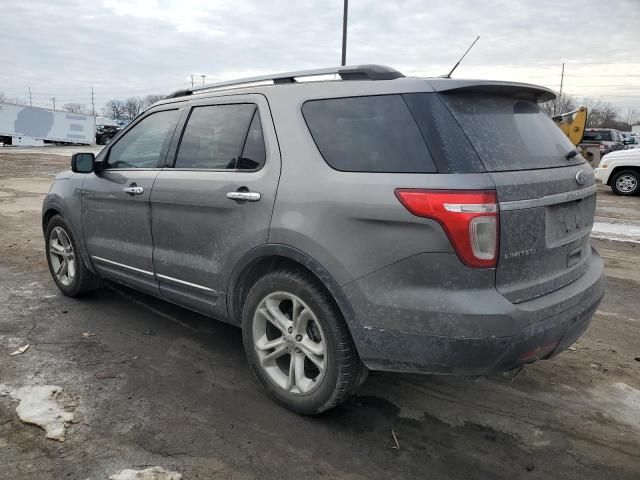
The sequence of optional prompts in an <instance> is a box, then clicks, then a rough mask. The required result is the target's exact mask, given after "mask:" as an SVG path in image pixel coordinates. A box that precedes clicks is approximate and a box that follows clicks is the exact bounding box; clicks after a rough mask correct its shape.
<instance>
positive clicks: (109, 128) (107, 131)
mask: <svg viewBox="0 0 640 480" xmlns="http://www.w3.org/2000/svg"><path fill="white" fill-rule="evenodd" d="M120 130H122V129H121V128H120V127H116V126H114V125H96V143H97V144H98V145H106V144H107V143H109V141H110V140H111V139H112V138H113V137H115V136H116V135H117V133H118V132H119V131H120Z"/></svg>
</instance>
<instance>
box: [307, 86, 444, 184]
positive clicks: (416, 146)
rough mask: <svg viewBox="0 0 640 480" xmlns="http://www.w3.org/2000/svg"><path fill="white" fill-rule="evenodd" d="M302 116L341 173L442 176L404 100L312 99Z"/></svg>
mask: <svg viewBox="0 0 640 480" xmlns="http://www.w3.org/2000/svg"><path fill="white" fill-rule="evenodd" d="M302 114H303V116H304V119H305V121H306V122H307V125H308V127H309V131H310V132H311V135H312V137H313V139H314V140H315V142H316V145H317V146H318V149H319V150H320V153H321V154H322V156H323V157H324V159H325V161H326V162H327V163H328V164H329V165H330V166H331V167H333V168H335V169H336V170H341V171H347V172H387V173H433V172H436V171H437V169H436V166H435V164H434V162H433V159H432V158H431V154H430V153H429V149H428V148H427V145H426V143H425V140H424V138H423V136H422V134H421V133H420V129H419V128H418V126H417V125H416V122H415V120H414V119H413V116H412V114H411V112H410V111H409V108H408V106H407V104H406V103H405V101H404V100H403V98H402V96H401V95H381V96H363V97H349V98H332V99H323V100H309V101H307V102H305V104H304V105H303V106H302Z"/></svg>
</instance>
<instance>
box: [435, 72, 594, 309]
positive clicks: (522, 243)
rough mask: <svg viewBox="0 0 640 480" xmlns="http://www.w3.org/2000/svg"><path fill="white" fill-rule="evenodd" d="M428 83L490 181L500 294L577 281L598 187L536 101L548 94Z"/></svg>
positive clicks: (520, 296)
mask: <svg viewBox="0 0 640 480" xmlns="http://www.w3.org/2000/svg"><path fill="white" fill-rule="evenodd" d="M448 82H449V83H448ZM431 83H432V86H433V87H434V89H435V90H436V91H438V92H439V93H440V98H441V99H442V100H443V101H444V103H445V104H446V106H447V107H448V109H449V110H450V111H451V113H452V114H453V116H454V117H455V119H456V120H457V122H458V123H459V125H460V126H461V127H462V130H463V131H464V133H465V135H466V137H467V138H468V140H469V141H470V143H471V145H472V146H473V148H474V149H475V151H476V153H477V155H478V157H479V158H480V161H481V162H482V164H483V165H484V168H485V170H486V171H487V173H488V174H489V175H490V176H491V178H492V180H493V182H494V183H495V187H496V193H497V197H498V202H499V209H500V226H499V228H500V232H499V239H500V246H499V257H498V262H497V266H496V288H497V289H498V291H500V292H501V293H502V294H503V295H504V296H505V297H506V298H508V299H509V300H510V301H512V302H514V303H519V302H524V301H526V300H530V299H532V298H536V297H539V296H541V295H545V294H547V293H550V292H552V291H554V290H557V289H559V288H561V287H563V286H565V285H567V284H569V283H571V282H573V281H575V280H576V279H577V278H578V277H580V276H581V275H582V274H583V273H584V272H585V271H586V269H587V267H588V260H589V257H590V255H591V247H590V242H589V234H590V232H591V228H592V226H593V216H594V212H595V191H596V190H595V185H594V176H593V172H592V170H591V169H590V168H588V165H587V164H586V162H585V161H584V159H583V158H582V156H580V155H576V154H570V152H572V151H573V150H574V147H573V145H572V144H571V143H570V142H569V140H568V139H567V138H566V137H565V135H564V134H563V133H562V131H561V130H560V129H559V128H558V127H557V126H556V125H555V124H554V123H553V121H552V120H551V119H550V118H549V117H548V116H547V115H545V114H544V113H543V112H541V111H540V109H539V108H538V106H537V104H536V101H540V100H543V101H544V100H549V99H552V98H554V97H553V93H552V92H550V91H548V90H546V89H542V88H540V87H534V86H529V85H524V84H506V83H505V84H500V83H493V84H492V83H488V82H487V83H483V82H478V83H476V84H464V83H462V86H460V82H458V81H455V80H435V81H432V82H431ZM568 154H569V155H568Z"/></svg>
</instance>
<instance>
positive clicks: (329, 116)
mask: <svg viewBox="0 0 640 480" xmlns="http://www.w3.org/2000/svg"><path fill="white" fill-rule="evenodd" d="M336 72H338V70H336ZM376 72H378V73H380V72H382V74H380V75H377V74H376ZM389 72H395V71H394V70H391V69H387V68H385V67H368V66H364V67H346V68H344V69H343V71H342V73H337V76H339V77H342V80H335V81H322V82H321V81H317V82H310V81H308V82H302V81H297V80H296V77H295V75H293V74H291V76H290V77H278V78H287V79H288V80H287V81H277V79H276V80H274V82H273V84H270V85H252V84H251V83H246V82H245V84H242V83H241V84H238V85H231V87H229V86H227V85H224V86H221V87H218V88H216V87H213V88H211V89H209V90H202V91H199V92H193V93H191V92H185V93H178V94H176V96H175V97H174V98H170V99H168V100H164V101H162V102H160V103H158V104H156V105H155V106H153V107H152V108H151V109H149V110H148V111H146V112H144V113H143V114H142V115H141V116H140V117H139V118H138V119H136V121H134V122H132V123H131V124H130V125H129V126H127V127H126V128H125V129H124V130H123V131H122V132H120V133H119V134H118V135H117V136H116V137H115V138H114V139H113V140H112V141H111V142H110V144H109V145H108V146H107V147H106V148H105V149H104V150H103V151H102V152H101V153H100V154H99V155H98V157H97V158H96V160H95V165H96V168H95V169H93V170H92V171H91V172H90V173H72V172H66V173H63V174H61V175H59V176H58V177H57V178H56V180H55V181H54V183H53V185H52V187H51V191H50V193H49V194H48V195H47V197H46V199H45V201H44V206H43V226H44V228H45V231H46V230H47V224H48V221H49V220H50V219H51V218H53V217H54V216H55V215H60V216H63V217H64V218H65V219H67V221H68V224H69V228H71V229H72V230H73V235H74V237H75V238H76V239H77V243H78V248H79V250H80V252H79V256H78V258H80V257H81V258H82V261H83V265H84V267H86V268H87V269H88V270H89V271H90V272H91V274H92V275H95V276H97V277H101V278H105V279H109V280H112V281H116V282H121V283H123V284H126V285H128V286H130V287H133V288H135V289H138V290H141V291H143V292H146V293H149V294H151V295H155V296H158V297H160V298H163V299H165V300H168V301H171V302H174V303H177V304H180V305H182V306H185V307H187V308H190V309H193V310H195V311H198V312H200V313H204V314H206V315H209V316H211V317H214V318H216V319H219V320H222V321H226V322H229V323H232V324H236V325H242V324H243V321H244V320H243V318H244V317H243V315H246V308H248V307H247V306H246V305H247V301H248V300H247V299H248V298H250V297H251V290H252V286H253V285H254V284H255V283H256V282H259V281H260V280H259V279H260V278H263V277H264V276H265V275H267V274H269V272H274V271H279V270H282V269H285V270H287V271H295V272H298V273H299V274H300V275H301V276H303V277H304V276H306V277H308V278H309V279H311V280H312V281H313V282H314V285H316V286H317V287H318V288H319V289H321V290H322V292H324V293H325V294H326V295H327V297H326V298H327V299H329V300H328V301H329V302H330V303H331V304H332V305H334V306H335V309H336V312H337V313H338V315H339V316H340V318H341V320H340V321H344V324H345V325H346V330H345V331H348V336H349V340H348V341H349V342H352V345H353V348H354V351H355V352H357V357H358V359H359V361H361V362H362V363H363V364H364V366H366V367H367V368H368V369H373V370H393V371H403V372H407V371H410V372H421V373H434V374H487V373H493V372H501V371H505V370H509V369H513V368H516V367H518V366H520V365H523V364H525V363H528V362H532V361H535V360H538V359H544V358H549V357H551V356H553V355H555V354H557V353H559V352H561V351H562V350H564V349H566V348H567V347H568V346H569V345H571V344H572V343H573V342H575V341H576V339H577V338H579V337H580V336H581V335H582V334H583V333H584V331H585V330H586V328H587V327H588V325H589V322H590V321H591V317H592V315H593V313H594V312H595V310H596V308H597V306H598V304H599V302H600V300H601V298H602V296H603V294H604V288H605V280H604V275H603V262H602V260H601V258H600V256H599V255H598V254H597V252H596V251H595V250H594V249H593V248H592V246H591V244H590V241H589V235H590V231H591V227H592V223H593V216H594V210H595V194H596V187H595V184H594V176H593V173H592V171H591V169H590V168H589V166H588V165H587V164H586V162H585V161H584V159H583V158H582V157H581V156H580V155H573V156H572V155H567V154H568V153H569V152H570V151H571V150H572V149H573V145H571V143H570V142H569V141H568V140H567V139H566V137H564V135H563V134H562V132H561V131H560V130H559V129H558V128H557V127H556V126H555V125H554V124H553V122H552V121H551V119H549V118H548V117H546V116H545V115H544V114H543V113H541V112H540V110H539V109H538V107H537V102H540V101H546V100H549V99H551V98H553V94H552V92H550V91H549V90H547V89H544V88H542V87H537V86H532V85H528V84H517V83H509V82H491V81H467V80H454V79H422V78H405V77H404V76H402V75H401V74H399V73H398V72H395V73H389ZM302 73H304V72H302ZM396 74H397V75H396ZM301 76H302V75H301ZM289 79H290V80H289ZM222 121H224V124H225V125H228V124H229V123H230V122H231V123H233V122H237V123H238V125H240V124H241V125H242V128H241V130H242V132H243V133H242V134H241V135H240V136H239V137H238V138H240V137H243V138H240V140H238V142H239V145H240V146H241V151H240V150H239V151H238V152H237V153H233V154H231V153H229V154H228V155H227V156H228V157H229V162H228V163H227V162H220V163H217V164H211V163H206V162H205V163H198V161H199V160H198V159H199V158H202V151H203V150H202V148H203V147H202V145H203V142H204V140H203V137H206V136H207V135H211V134H212V133H211V132H212V131H214V130H213V129H214V127H212V125H218V123H216V122H222ZM143 122H146V124H147V127H145V128H146V129H147V130H148V131H151V132H152V134H151V135H147V137H148V139H145V138H143V137H144V135H138V134H137V133H136V128H138V130H142V129H141V128H140V127H138V125H142V124H143ZM258 123H259V125H258V127H259V128H258V127H256V125H257V124H258ZM220 125H222V124H220ZM215 128H217V127H215ZM220 128H222V127H220ZM247 132H248V133H247ZM143 133H144V132H143ZM231 137H232V135H229V136H228V137H226V138H225V142H233V141H234V139H233V138H231ZM128 138H129V140H127V139H128ZM140 138H142V140H140ZM149 139H151V141H153V142H155V145H156V147H153V146H152V147H149V146H146V147H144V148H143V147H139V148H137V150H136V148H134V147H135V145H137V144H139V143H144V142H146V141H149ZM247 139H253V141H254V142H255V145H253V146H252V147H251V148H252V149H253V150H252V151H251V152H250V153H246V150H247ZM136 142H137V143H136ZM220 142H222V140H220ZM243 142H244V143H243ZM214 143H215V142H214ZM119 145H120V147H119ZM131 145H133V147H132V146H131ZM225 145H227V143H225V144H224V145H222V144H220V145H218V144H215V145H210V144H207V148H209V150H207V151H208V152H210V155H213V156H216V155H218V153H219V152H220V150H221V149H222V150H223V149H224V148H226V147H225ZM146 150H151V151H152V154H151V155H149V156H148V158H143V159H142V160H141V156H144V155H145V154H146V153H145V152H146ZM232 150H233V149H231V150H230V151H232ZM236 150H237V148H236ZM136 152H137V153H136ZM211 152H212V153H211ZM216 152H218V153H216ZM136 155H137V156H138V157H137V158H136ZM283 288H284V287H283ZM301 298H303V297H301ZM308 298H309V299H310V301H311V297H308ZM303 299H304V298H303ZM310 301H308V302H306V304H307V305H308V306H309V309H310V310H312V309H313V308H312V307H313V305H312V304H311V303H310ZM294 305H295V300H294ZM318 322H319V323H322V319H318ZM323 328H327V327H326V325H325V327H323ZM321 330H322V329H321ZM325 336H326V330H325ZM285 337H286V340H287V342H288V341H289V337H288V336H287V334H286V332H284V334H283V339H284V338H285ZM269 338H270V339H271V337H269ZM273 341H276V340H273ZM291 342H292V343H291V345H294V344H295V339H292V340H291ZM256 345H257V344H256ZM295 345H297V344H295ZM245 348H248V347H245ZM290 351H291V352H293V350H290ZM296 351H297V350H296ZM291 355H292V356H294V355H295V354H294V353H291ZM330 358H331V357H330V356H329V353H326V356H325V357H324V359H325V360H327V361H331V360H330ZM292 365H293V364H292ZM322 365H324V366H326V365H327V364H326V363H323V364H322ZM289 368H290V370H289V372H290V377H291V376H293V373H291V372H292V370H291V369H293V366H291V367H289ZM305 368H306V367H305ZM284 372H285V375H286V372H287V370H286V369H285V371H284ZM328 375H329V374H328V373H327V374H326V375H325V376H324V377H322V381H329V380H327V378H328ZM274 378H276V377H274ZM318 378H320V377H318ZM276 379H277V378H276ZM314 381H315V380H314ZM354 382H355V380H354ZM267 383H268V382H267ZM269 385H270V384H269ZM314 388H315V386H314ZM354 388H355V387H354ZM294 391H295V390H294ZM296 398H297V397H296ZM278 401H280V403H285V404H286V405H287V406H289V407H290V408H293V409H294V410H296V407H291V405H290V404H287V403H286V402H287V401H286V400H283V399H282V398H279V399H278ZM326 405H327V404H325V406H326ZM322 408H324V407H322ZM297 411H303V412H304V413H308V411H307V410H304V409H303V408H302V407H300V408H298V409H297Z"/></svg>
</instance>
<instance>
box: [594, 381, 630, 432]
mask: <svg viewBox="0 0 640 480" xmlns="http://www.w3.org/2000/svg"><path fill="white" fill-rule="evenodd" d="M591 393H592V395H593V398H594V402H593V404H594V406H596V407H599V410H600V412H601V413H602V414H603V415H604V416H605V417H609V418H612V419H614V420H615V421H616V422H618V423H620V424H623V425H629V426H631V427H633V428H635V429H636V430H640V390H638V389H636V388H633V387H632V386H630V385H627V384H626V383H623V382H615V383H613V384H611V385H606V386H600V387H596V388H593V389H592V390H591Z"/></svg>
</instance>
